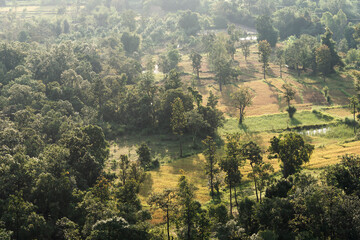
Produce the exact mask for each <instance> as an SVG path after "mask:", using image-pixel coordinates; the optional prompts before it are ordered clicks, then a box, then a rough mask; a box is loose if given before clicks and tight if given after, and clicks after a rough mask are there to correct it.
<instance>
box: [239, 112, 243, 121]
mask: <svg viewBox="0 0 360 240" xmlns="http://www.w3.org/2000/svg"><path fill="white" fill-rule="evenodd" d="M239 113H240V114H239V124H240V125H241V124H242V123H243V114H242V111H241V109H240V112H239Z"/></svg>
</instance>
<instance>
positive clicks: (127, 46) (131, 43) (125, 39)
mask: <svg viewBox="0 0 360 240" xmlns="http://www.w3.org/2000/svg"><path fill="white" fill-rule="evenodd" d="M121 42H122V44H123V46H124V50H125V51H126V52H127V53H129V54H132V53H134V52H137V51H138V50H139V46H140V37H139V36H138V35H136V34H131V33H128V32H124V33H123V34H122V36H121Z"/></svg>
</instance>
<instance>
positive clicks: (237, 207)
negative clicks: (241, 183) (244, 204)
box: [234, 186, 240, 214]
mask: <svg viewBox="0 0 360 240" xmlns="http://www.w3.org/2000/svg"><path fill="white" fill-rule="evenodd" d="M234 196H235V204H236V210H237V211H238V214H239V213H240V211H239V203H238V200H237V194H236V186H235V187H234Z"/></svg>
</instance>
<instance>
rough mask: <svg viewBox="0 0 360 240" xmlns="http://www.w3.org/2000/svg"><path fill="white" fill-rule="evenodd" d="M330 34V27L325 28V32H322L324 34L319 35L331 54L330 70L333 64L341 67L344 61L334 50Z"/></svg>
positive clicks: (332, 68) (332, 69)
mask: <svg viewBox="0 0 360 240" xmlns="http://www.w3.org/2000/svg"><path fill="white" fill-rule="evenodd" d="M332 35H333V33H332V32H331V31H330V29H329V28H326V32H325V33H324V35H322V36H321V43H322V44H323V45H326V46H327V47H328V48H329V50H330V55H331V64H330V69H331V71H334V67H335V66H340V67H343V66H344V63H343V62H342V60H341V58H340V56H339V55H338V53H337V52H336V49H335V41H334V40H333V39H332Z"/></svg>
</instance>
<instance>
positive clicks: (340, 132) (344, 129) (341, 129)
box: [324, 124, 354, 139]
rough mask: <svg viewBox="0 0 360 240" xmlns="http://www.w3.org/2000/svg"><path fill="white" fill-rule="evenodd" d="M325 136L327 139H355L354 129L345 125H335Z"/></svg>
mask: <svg viewBox="0 0 360 240" xmlns="http://www.w3.org/2000/svg"><path fill="white" fill-rule="evenodd" d="M324 136H325V137H326V138H335V139H348V138H352V137H354V129H353V128H352V127H349V126H347V125H345V124H339V125H334V126H332V127H330V129H329V130H328V131H327V132H326V134H324Z"/></svg>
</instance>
